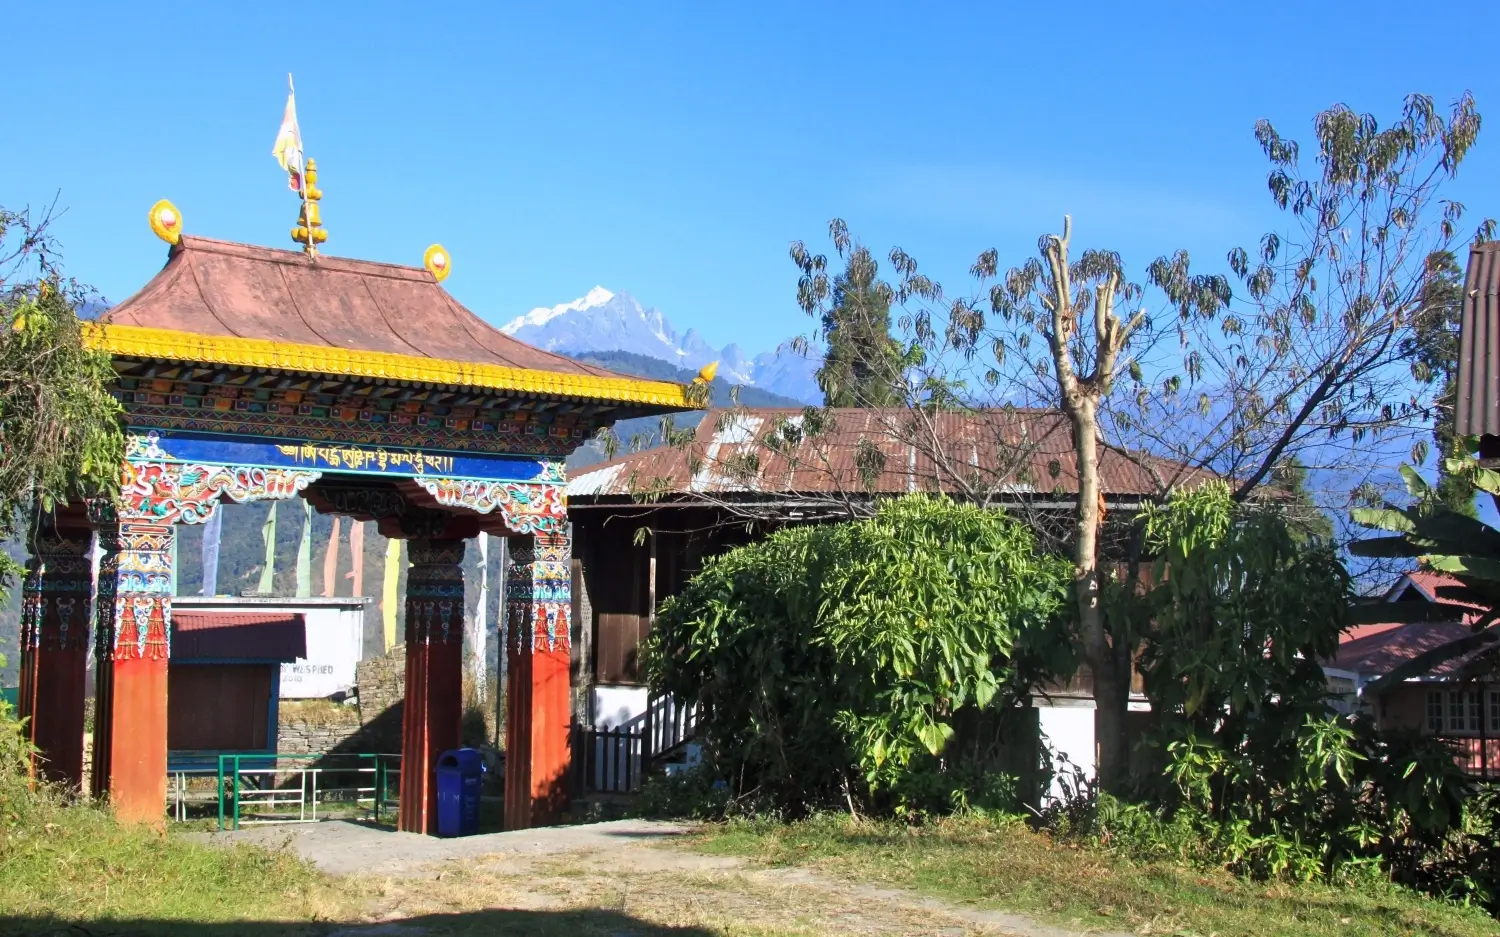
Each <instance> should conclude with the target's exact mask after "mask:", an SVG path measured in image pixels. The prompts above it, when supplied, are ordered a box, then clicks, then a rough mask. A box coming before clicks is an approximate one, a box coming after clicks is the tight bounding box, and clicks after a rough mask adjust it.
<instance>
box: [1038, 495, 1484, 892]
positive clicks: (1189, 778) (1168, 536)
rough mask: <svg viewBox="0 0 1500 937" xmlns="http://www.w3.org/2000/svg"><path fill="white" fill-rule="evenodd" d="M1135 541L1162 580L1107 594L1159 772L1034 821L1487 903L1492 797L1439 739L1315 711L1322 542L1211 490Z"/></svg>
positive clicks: (1178, 502)
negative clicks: (1136, 641)
mask: <svg viewBox="0 0 1500 937" xmlns="http://www.w3.org/2000/svg"><path fill="white" fill-rule="evenodd" d="M1144 534H1145V541H1146V543H1147V545H1148V547H1149V549H1150V550H1151V552H1152V553H1153V554H1154V555H1155V556H1156V557H1157V569H1156V571H1155V576H1154V579H1155V581H1156V582H1157V583H1158V585H1157V586H1156V587H1155V588H1153V589H1151V590H1150V591H1149V592H1147V593H1144V594H1140V595H1134V594H1127V593H1124V592H1123V590H1120V591H1117V592H1115V593H1113V594H1112V595H1111V597H1110V598H1111V601H1114V602H1116V603H1119V604H1120V605H1121V606H1124V607H1125V610H1126V611H1127V613H1128V614H1130V615H1131V616H1132V618H1133V619H1134V620H1137V621H1140V622H1142V623H1143V624H1142V626H1141V628H1140V631H1139V632H1138V633H1139V635H1140V642H1141V648H1142V651H1141V656H1140V660H1141V670H1142V673H1143V676H1144V678H1145V687H1146V693H1147V695H1148V696H1149V697H1150V699H1151V705H1152V710H1153V718H1154V719H1155V721H1156V724H1157V729H1156V731H1155V733H1154V735H1153V736H1152V737H1151V738H1150V739H1149V740H1148V744H1154V745H1155V746H1156V747H1157V748H1158V751H1159V754H1160V755H1161V756H1162V759H1161V760H1162V761H1163V762H1164V764H1165V770H1164V771H1163V772H1162V773H1161V774H1160V775H1159V776H1157V777H1154V778H1150V777H1148V778H1143V779H1141V781H1140V782H1139V784H1138V787H1137V788H1136V790H1135V791H1134V797H1135V799H1137V800H1138V801H1139V802H1138V803H1134V804H1131V803H1124V802H1121V801H1117V800H1114V799H1112V798H1104V797H1101V798H1099V799H1098V800H1097V801H1095V800H1094V799H1093V798H1092V797H1091V796H1088V795H1087V793H1085V796H1083V797H1081V798H1079V799H1078V802H1076V803H1071V804H1068V805H1067V806H1066V809H1058V810H1055V811H1053V815H1050V816H1048V817H1047V818H1046V819H1047V820H1049V821H1050V822H1051V824H1052V826H1053V827H1054V829H1056V830H1058V831H1059V832H1061V833H1064V834H1071V835H1077V834H1082V835H1085V836H1087V837H1090V838H1092V839H1094V840H1096V841H1098V842H1101V843H1105V844H1108V845H1109V846H1111V847H1112V848H1115V849H1120V850H1124V851H1126V852H1128V853H1130V854H1131V855H1133V856H1135V857H1138V858H1142V859H1148V860H1155V859H1169V860H1175V861H1189V862H1195V863H1206V864H1212V865H1223V866H1227V867H1228V868H1230V869H1232V870H1233V871H1236V872H1239V873H1241V874H1246V875H1249V876H1252V877H1256V878H1281V879H1290V880H1297V881H1308V880H1312V879H1348V878H1350V877H1353V876H1359V875H1369V874H1380V873H1383V874H1385V875H1387V876H1389V877H1390V878H1393V879H1395V880H1396V881H1398V882H1401V883H1403V884H1407V885H1412V886H1414V887H1418V888H1421V889H1423V890H1426V891H1429V892H1432V893H1434V894H1442V895H1448V896H1453V897H1461V898H1464V899H1466V900H1471V901H1474V902H1477V903H1480V904H1484V905H1486V906H1487V907H1489V908H1491V909H1494V908H1496V907H1497V898H1500V862H1497V861H1496V860H1497V859H1500V854H1497V851H1496V850H1497V847H1496V845H1495V838H1494V835H1493V834H1494V831H1495V829H1496V819H1495V806H1494V805H1495V798H1494V797H1493V795H1489V796H1486V797H1483V798H1477V797H1476V798H1473V799H1472V800H1471V799H1470V797H1471V794H1472V791H1471V790H1470V785H1469V783H1468V782H1467V781H1466V779H1465V778H1464V776H1463V774H1462V773H1461V771H1460V769H1459V768H1458V766H1457V764H1456V762H1455V760H1454V757H1453V752H1452V751H1451V750H1450V749H1449V748H1448V747H1447V746H1446V745H1445V744H1444V743H1442V742H1440V741H1436V740H1433V739H1430V738H1423V737H1419V736H1410V735H1397V734H1385V735H1382V734H1379V733H1377V732H1376V731H1375V729H1374V726H1373V724H1371V723H1370V722H1369V721H1368V720H1365V719H1350V718H1348V717H1343V716H1340V715H1338V714H1337V713H1334V712H1333V711H1332V710H1331V709H1330V708H1329V706H1328V703H1327V696H1328V690H1327V686H1326V683H1325V678H1324V675H1323V672H1322V669H1321V667H1320V666H1319V664H1318V662H1319V661H1320V660H1323V659H1325V658H1327V657H1329V656H1331V654H1332V652H1333V651H1334V650H1335V649H1336V648H1337V646H1338V636H1339V632H1340V631H1341V630H1342V629H1343V627H1344V623H1345V620H1346V615H1347V609H1348V607H1349V602H1350V599H1351V596H1350V592H1349V577H1348V575H1347V573H1346V572H1345V571H1344V568H1343V565H1342V563H1341V562H1340V561H1339V559H1338V557H1337V556H1336V555H1335V554H1334V552H1333V550H1332V549H1331V547H1329V546H1328V545H1326V544H1324V543H1322V542H1320V541H1318V540H1317V539H1315V538H1312V539H1310V538H1307V537H1305V536H1299V535H1298V532H1297V531H1296V530H1295V529H1294V526H1293V524H1292V523H1291V522H1290V520H1289V519H1288V518H1287V517H1286V516H1284V515H1283V514H1282V513H1281V512H1280V511H1278V510H1275V509H1274V508H1272V507H1266V506H1259V507H1241V506H1236V505H1235V504H1234V503H1233V502H1232V500H1231V499H1230V496H1229V491H1228V489H1227V488H1226V487H1225V486H1223V485H1221V484H1208V485H1204V486H1202V487H1201V488H1199V489H1196V490H1194V491H1192V492H1185V493H1181V494H1179V495H1177V496H1176V497H1174V498H1173V499H1172V500H1171V501H1170V502H1169V503H1167V504H1166V505H1164V506H1161V507H1158V508H1154V509H1151V510H1148V511H1147V512H1146V513H1145V516H1144ZM1127 603H1129V604H1128V605H1127ZM1132 606H1133V607H1132Z"/></svg>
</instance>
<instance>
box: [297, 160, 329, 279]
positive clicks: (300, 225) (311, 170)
mask: <svg viewBox="0 0 1500 937" xmlns="http://www.w3.org/2000/svg"><path fill="white" fill-rule="evenodd" d="M317 182H318V162H317V160H314V159H309V160H308V161H307V174H306V176H305V177H304V178H303V180H302V214H300V215H298V216H297V227H295V228H293V229H292V240H294V241H296V242H297V243H298V244H301V245H302V250H303V251H304V252H305V253H306V254H307V255H308V256H309V257H316V256H318V245H319V244H322V243H323V242H324V241H326V240H328V232H327V231H324V230H323V217H322V215H321V214H320V213H319V211H318V201H319V200H320V199H322V198H323V190H322V189H320V188H318V186H317Z"/></svg>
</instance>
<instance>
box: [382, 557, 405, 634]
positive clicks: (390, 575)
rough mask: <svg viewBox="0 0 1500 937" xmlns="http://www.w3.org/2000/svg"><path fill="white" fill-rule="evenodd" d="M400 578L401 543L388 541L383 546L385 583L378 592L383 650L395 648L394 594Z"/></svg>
mask: <svg viewBox="0 0 1500 937" xmlns="http://www.w3.org/2000/svg"><path fill="white" fill-rule="evenodd" d="M400 578H401V541H400V540H390V541H387V542H386V545H385V582H384V584H383V586H382V588H381V590H380V611H381V617H382V618H384V620H385V649H386V650H387V651H389V650H390V649H391V648H393V647H395V646H396V602H397V598H396V593H397V592H398V591H399V590H398V588H397V586H398V581H399V580H400Z"/></svg>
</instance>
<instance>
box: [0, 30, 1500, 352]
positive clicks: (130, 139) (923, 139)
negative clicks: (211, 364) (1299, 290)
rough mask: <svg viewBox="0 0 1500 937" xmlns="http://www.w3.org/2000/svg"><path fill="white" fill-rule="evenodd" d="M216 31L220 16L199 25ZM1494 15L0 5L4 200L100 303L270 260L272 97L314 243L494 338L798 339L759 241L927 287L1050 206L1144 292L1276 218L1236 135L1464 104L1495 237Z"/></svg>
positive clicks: (1499, 188) (282, 188) (1026, 226)
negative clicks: (231, 244) (1163, 267)
mask: <svg viewBox="0 0 1500 937" xmlns="http://www.w3.org/2000/svg"><path fill="white" fill-rule="evenodd" d="M231 6H232V7H234V8H235V9H236V10H238V11H242V12H233V13H232V12H229V10H230V8H231ZM1496 9H1497V8H1496V6H1495V5H1494V4H1482V3H1467V4H1465V3H1445V4H1434V5H1426V6H1424V5H1418V4H1412V3H1409V2H1407V3H1400V4H1384V3H1358V4H1340V5H1338V6H1337V7H1335V5H1332V4H1306V3H1297V4H1275V3H1265V2H1263V3H1255V4H1248V3H1237V4H1186V3H1181V4H1161V5H1155V6H1148V5H1146V4H1140V3H1131V4H1120V3H1110V4H1089V3H1074V4H1059V3H1042V4H1028V5H1025V6H1024V7H1023V6H1022V5H1020V4H995V3H987V4H973V5H963V6H960V5H956V4H914V3H907V4H883V3H881V4H877V3H859V4H855V3H844V4H834V3H764V2H761V3H754V4H750V3H742V4H729V3H694V4H681V5H677V4H670V5H669V4H664V3H610V4H603V3H601V4H597V5H592V4H589V5H584V4H577V5H573V4H569V5H563V4H552V3H546V4H527V5H524V6H519V5H517V6H511V5H508V4H499V3H482V4H481V3H472V4H438V3H428V4H399V5H398V4H377V3H360V4H339V3H263V4H256V5H254V6H251V5H249V4H219V3H196V4H170V3H153V4H144V3H96V4H82V5H80V4H72V3H63V2H47V3H30V4H24V5H23V4H20V3H13V4H11V5H9V6H8V8H7V9H6V11H5V14H4V31H5V33H6V34H7V37H8V41H7V43H6V45H7V49H8V52H7V58H8V60H9V69H8V77H7V89H6V94H5V111H6V113H5V119H4V124H3V126H4V129H3V130H0V204H4V205H6V206H7V207H12V208H14V207H17V206H19V205H22V204H24V203H28V202H29V203H31V204H32V205H38V204H40V203H43V202H46V201H50V200H51V198H52V196H53V195H54V193H60V196H59V201H60V205H61V206H64V207H66V209H67V214H66V215H65V216H64V217H63V219H62V220H61V222H60V223H59V224H58V226H57V233H58V234H59V235H60V236H61V237H62V239H63V241H64V244H65V248H66V263H67V267H68V270H69V272H71V273H72V274H74V275H75V276H78V277H79V278H81V279H84V280H87V281H89V282H92V283H93V284H95V285H96V286H98V287H99V288H100V289H101V290H102V291H103V292H104V293H105V295H106V296H108V297H109V298H110V299H112V300H115V301H118V300H119V299H122V298H124V297H125V296H127V295H129V294H130V293H131V292H133V291H134V290H135V289H137V288H138V287H139V286H140V285H141V284H142V283H144V282H145V281H146V280H147V279H149V277H150V276H151V275H152V274H153V273H154V272H155V271H156V269H158V267H159V266H160V264H161V263H162V261H163V259H164V245H162V244H161V243H160V242H159V241H157V240H156V239H155V238H154V237H153V236H152V235H151V233H150V231H149V229H148V228H147V226H146V222H145V215H146V210H147V208H148V207H149V206H150V205H151V204H152V202H154V201H155V200H156V199H158V198H163V197H166V198H170V199H172V200H173V201H175V202H176V203H177V205H178V206H179V208H180V209H181V210H182V212H183V215H184V217H185V222H186V228H187V230H188V231H189V232H191V233H196V234H203V235H207V236H211V237H218V238H226V239H232V240H241V241H248V242H252V243H258V244H267V245H273V246H289V243H290V242H289V241H288V239H287V229H288V228H289V227H290V226H291V224H292V222H293V220H294V218H295V215H296V208H297V205H296V200H295V197H294V196H293V195H292V193H291V192H290V191H289V190H288V189H287V188H286V184H285V181H284V178H283V177H282V176H281V174H280V172H279V170H278V169H277V167H276V165H275V163H274V162H273V161H272V159H271V156H270V147H271V142H272V139H273V137H274V135H275V131H276V128H277V124H278V122H279V120H280V116H281V108H282V105H283V102H284V100H285V93H286V73H287V72H288V71H292V72H294V73H295V74H296V79H297V89H298V109H299V116H300V118H301V123H302V129H303V134H304V137H305V140H306V143H307V149H308V152H309V154H310V155H312V156H313V157H314V158H316V159H317V160H318V163H319V165H320V168H321V170H322V180H321V184H322V186H323V188H324V189H325V191H326V197H325V199H324V219H325V223H326V225H327V228H328V230H329V232H330V239H329V243H328V251H329V252H330V253H334V254H340V255H345V256H355V257H362V258H369V259H376V260H383V261H392V262H401V263H413V264H415V263H418V262H420V258H421V254H422V250H423V248H425V247H426V246H427V245H428V244H429V243H431V242H433V241H440V242H442V243H443V244H445V245H446V246H447V247H448V248H449V250H450V251H451V253H452V255H453V258H454V274H453V276H452V278H451V279H450V280H449V281H448V286H449V288H450V289H451V290H452V291H453V293H454V294H455V295H456V296H458V297H459V299H460V300H461V301H463V302H464V303H466V304H467V305H469V306H470V307H471V308H473V309H474V310H475V311H477V312H479V313H480V314H481V315H484V316H486V317H487V318H489V319H490V320H491V321H494V322H503V321H505V320H506V319H509V318H510V317H512V316H514V315H517V314H519V313H521V312H524V311H526V310H528V309H530V308H531V307H533V306H537V305H552V304H554V303H559V302H564V301H567V300H571V299H573V298H575V297H577V296H580V295H582V294H583V293H584V292H585V291H586V290H588V288H589V287H591V286H593V285H595V284H596V283H599V284H603V285H605V286H607V287H609V288H611V289H614V290H622V289H623V290H628V291H630V292H632V293H634V294H635V295H636V296H637V297H638V298H640V299H641V300H642V301H643V302H645V303H647V304H650V305H655V306H657V307H658V308H660V309H662V310H663V311H664V312H665V313H666V314H667V315H668V316H669V317H670V318H671V319H673V320H674V322H675V323H676V324H677V325H678V327H679V328H686V327H688V326H694V327H697V328H698V329H699V330H700V331H701V332H703V333H704V335H705V337H706V338H707V339H708V340H709V341H710V342H712V343H714V344H723V343H725V342H729V341H739V342H740V343H741V344H742V345H744V346H745V347H746V348H747V349H749V350H761V349H764V348H768V347H771V346H774V345H775V344H776V343H777V342H778V341H780V340H782V339H785V338H787V337H789V336H790V335H793V334H796V333H799V332H802V331H804V330H806V328H807V327H808V324H809V323H808V320H807V319H806V318H805V317H804V316H803V315H802V314H801V312H800V310H798V309H797V307H796V304H795V301H794V299H795V288H796V277H795V273H796V271H795V268H794V267H793V266H792V265H791V263H790V261H788V260H787V257H786V252H787V245H788V243H789V242H790V241H792V240H793V239H797V238H802V239H806V240H809V241H811V242H815V243H816V244H818V245H820V246H826V241H825V239H824V232H825V230H826V224H827V221H828V219H829V218H830V217H833V216H835V215H838V216H842V217H845V218H847V219H848V221H849V223H850V225H851V226H852V227H853V229H854V230H855V232H856V233H857V234H858V235H859V236H860V237H861V238H862V239H863V240H865V241H866V242H867V243H869V244H870V245H871V246H872V247H874V248H876V249H877V250H878V251H879V252H880V253H884V251H885V250H886V249H887V248H888V247H889V246H890V245H891V244H893V243H898V244H900V245H902V246H903V247H905V248H906V249H908V250H909V251H910V252H912V253H913V254H915V255H916V256H917V257H918V258H919V259H921V260H922V261H923V264H924V267H925V268H927V269H929V270H930V271H932V272H933V273H934V274H935V275H937V276H938V277H939V278H940V279H942V280H943V282H944V283H945V284H946V285H948V286H950V287H954V286H961V285H962V284H963V281H964V279H965V271H966V270H967V267H968V265H969V263H971V262H972V260H973V258H974V257H975V255H977V254H978V253H979V251H980V250H982V249H983V248H986V247H989V246H992V245H993V246H997V247H999V248H1000V252H1001V256H1002V259H1003V260H1004V261H1006V262H1007V263H1017V262H1020V261H1021V260H1023V259H1025V257H1026V256H1028V255H1029V253H1030V252H1031V251H1032V250H1034V247H1035V244H1036V239H1037V236H1038V235H1039V234H1041V233H1043V232H1044V231H1048V230H1052V229H1053V228H1054V227H1055V226H1056V224H1057V223H1058V221H1059V219H1060V216H1061V215H1062V213H1063V212H1065V211H1068V212H1071V213H1072V214H1073V216H1074V221H1075V229H1076V232H1077V234H1076V240H1077V241H1079V242H1080V243H1087V244H1088V245H1091V246H1108V247H1113V248H1115V249H1117V250H1119V251H1121V252H1122V253H1123V254H1124V255H1125V258H1126V260H1127V262H1128V263H1130V264H1131V265H1132V266H1133V268H1134V269H1136V270H1140V269H1141V268H1143V267H1144V266H1145V264H1146V263H1147V262H1149V261H1150V260H1151V259H1152V258H1153V257H1155V256H1156V255H1157V254H1159V253H1162V252H1165V251H1169V250H1171V249H1174V248H1176V247H1185V248H1187V249H1189V250H1190V251H1191V252H1192V253H1193V255H1194V256H1195V258H1196V259H1197V260H1198V261H1199V262H1200V263H1203V264H1206V265H1210V266H1213V267H1216V268H1222V258H1223V255H1224V251H1225V250H1226V249H1227V248H1228V247H1230V246H1232V245H1234V244H1238V243H1248V242H1253V241H1254V240H1255V239H1256V238H1258V236H1259V234H1260V233H1261V232H1262V231H1263V230H1265V228H1266V226H1267V225H1268V224H1269V223H1271V222H1273V221H1274V218H1273V217H1272V216H1271V215H1270V214H1269V213H1268V212H1267V206H1268V205H1269V202H1268V199H1267V197H1266V194H1265V185H1264V176H1265V163H1264V160H1263V158H1262V156H1261V154H1260V152H1259V150H1258V148H1257V147H1256V145H1255V143H1254V140H1253V139H1252V137H1251V128H1252V126H1253V124H1254V122H1255V120H1256V118H1259V117H1269V118H1271V119H1272V120H1273V121H1275V122H1276V123H1277V125H1278V126H1279V127H1280V128H1281V129H1282V130H1283V132H1286V133H1288V134H1289V135H1292V136H1296V137H1298V138H1301V139H1307V138H1308V137H1309V136H1310V134H1309V130H1308V128H1309V121H1310V119H1311V117H1312V115H1313V114H1314V113H1315V112H1316V111H1317V110H1319V109H1320V108H1323V107H1325V106H1327V105H1329V104H1331V103H1333V102H1336V101H1344V102H1347V103H1349V104H1350V105H1352V106H1354V107H1356V108H1359V109H1361V110H1374V111H1376V112H1377V113H1378V114H1380V115H1382V116H1386V117H1388V116H1390V115H1392V114H1394V113H1395V111H1396V109H1397V108H1398V107H1399V105H1400V102H1401V99H1402V96H1403V95H1405V94H1406V93H1407V92H1410V91H1414V90H1421V91H1425V92H1428V93H1430V94H1433V95H1434V96H1436V97H1437V98H1438V99H1439V101H1440V102H1444V103H1446V102H1449V101H1451V100H1452V99H1453V98H1454V97H1455V96H1456V95H1458V94H1459V93H1461V92H1462V91H1464V90H1465V89H1470V90H1472V91H1473V92H1474V93H1475V95H1476V96H1477V97H1478V100H1479V105H1480V110H1481V112H1482V113H1486V114H1488V115H1489V121H1488V122H1489V125H1490V126H1489V128H1488V129H1487V130H1486V131H1485V132H1483V133H1482V134H1481V137H1480V142H1479V145H1478V148H1477V149H1476V151H1475V152H1474V153H1473V155H1472V156H1471V158H1470V160H1469V162H1468V163H1467V164H1466V165H1465V167H1464V175H1463V177H1461V178H1460V180H1459V184H1458V186H1457V187H1455V189H1454V193H1455V194H1456V195H1457V196H1458V197H1460V198H1461V199H1462V200H1464V201H1465V202H1466V203H1467V204H1468V205H1469V208H1470V211H1471V214H1472V216H1473V217H1474V218H1476V219H1477V217H1479V216H1480V215H1482V214H1488V215H1500V173H1497V168H1500V80H1497V79H1496V77H1495V70H1494V68H1493V67H1492V66H1490V65H1489V64H1486V61H1487V56H1488V51H1487V50H1488V49H1489V45H1488V43H1489V42H1490V38H1491V37H1493V36H1494V35H1495V34H1496V32H1497V27H1500V14H1497V12H1496Z"/></svg>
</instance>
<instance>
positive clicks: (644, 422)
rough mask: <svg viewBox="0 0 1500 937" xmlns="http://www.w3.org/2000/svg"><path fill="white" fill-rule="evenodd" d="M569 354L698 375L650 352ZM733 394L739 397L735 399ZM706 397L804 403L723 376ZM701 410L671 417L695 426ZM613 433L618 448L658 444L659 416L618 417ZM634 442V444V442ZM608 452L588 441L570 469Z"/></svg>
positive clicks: (663, 375)
mask: <svg viewBox="0 0 1500 937" xmlns="http://www.w3.org/2000/svg"><path fill="white" fill-rule="evenodd" d="M564 354H566V355H568V357H570V358H573V359H574V360H576V361H583V362H587V363H588V364H595V365H598V366H599V367H601V368H608V369H610V370H611V371H618V372H619V373H621V374H629V375H633V376H635V377H644V378H650V379H651V380H654V381H674V382H676V383H679V384H686V383H687V382H689V381H691V380H692V379H693V378H695V377H697V376H698V372H696V371H692V370H689V369H687V368H679V367H677V366H675V365H672V364H668V363H667V362H665V361H662V360H661V359H659V358H653V357H651V356H650V355H643V354H638V353H636V352H633V351H582V352H564ZM736 395H737V396H738V401H736ZM709 398H710V401H711V403H712V404H713V406H715V407H732V406H735V404H736V402H738V404H739V405H741V406H746V407H803V406H805V404H804V403H803V402H802V401H800V400H793V399H792V398H791V397H783V396H782V395H780V394H774V393H772V392H770V391H768V390H762V389H760V388H759V387H744V386H741V387H739V388H736V387H735V385H734V384H732V383H731V382H730V381H727V380H725V379H724V378H722V377H716V378H714V382H713V385H712V387H711V388H710V391H709ZM702 417H703V414H702V413H699V412H694V413H681V414H678V415H677V416H676V417H674V419H673V423H674V424H675V425H676V426H678V427H686V426H697V425H698V421H699V420H700V419H702ZM614 429H615V435H616V436H617V437H619V440H620V452H619V453H617V454H620V455H623V454H624V453H625V452H628V451H630V450H631V449H632V448H635V449H650V448H653V447H655V446H659V445H661V417H654V416H651V417H641V418H639V419H635V420H621V421H620V422H619V423H616V424H615V427H614ZM633 444H634V445H633ZM607 456H608V454H607V453H606V452H605V451H604V447H603V446H601V445H599V444H598V443H595V442H589V443H587V444H586V445H584V446H583V447H582V448H580V449H579V450H578V451H577V452H575V453H573V454H572V455H571V456H569V457H568V469H569V471H577V470H579V469H582V468H587V467H588V466H590V465H594V464H597V463H599V462H603V461H604V460H605V459H606V458H607Z"/></svg>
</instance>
